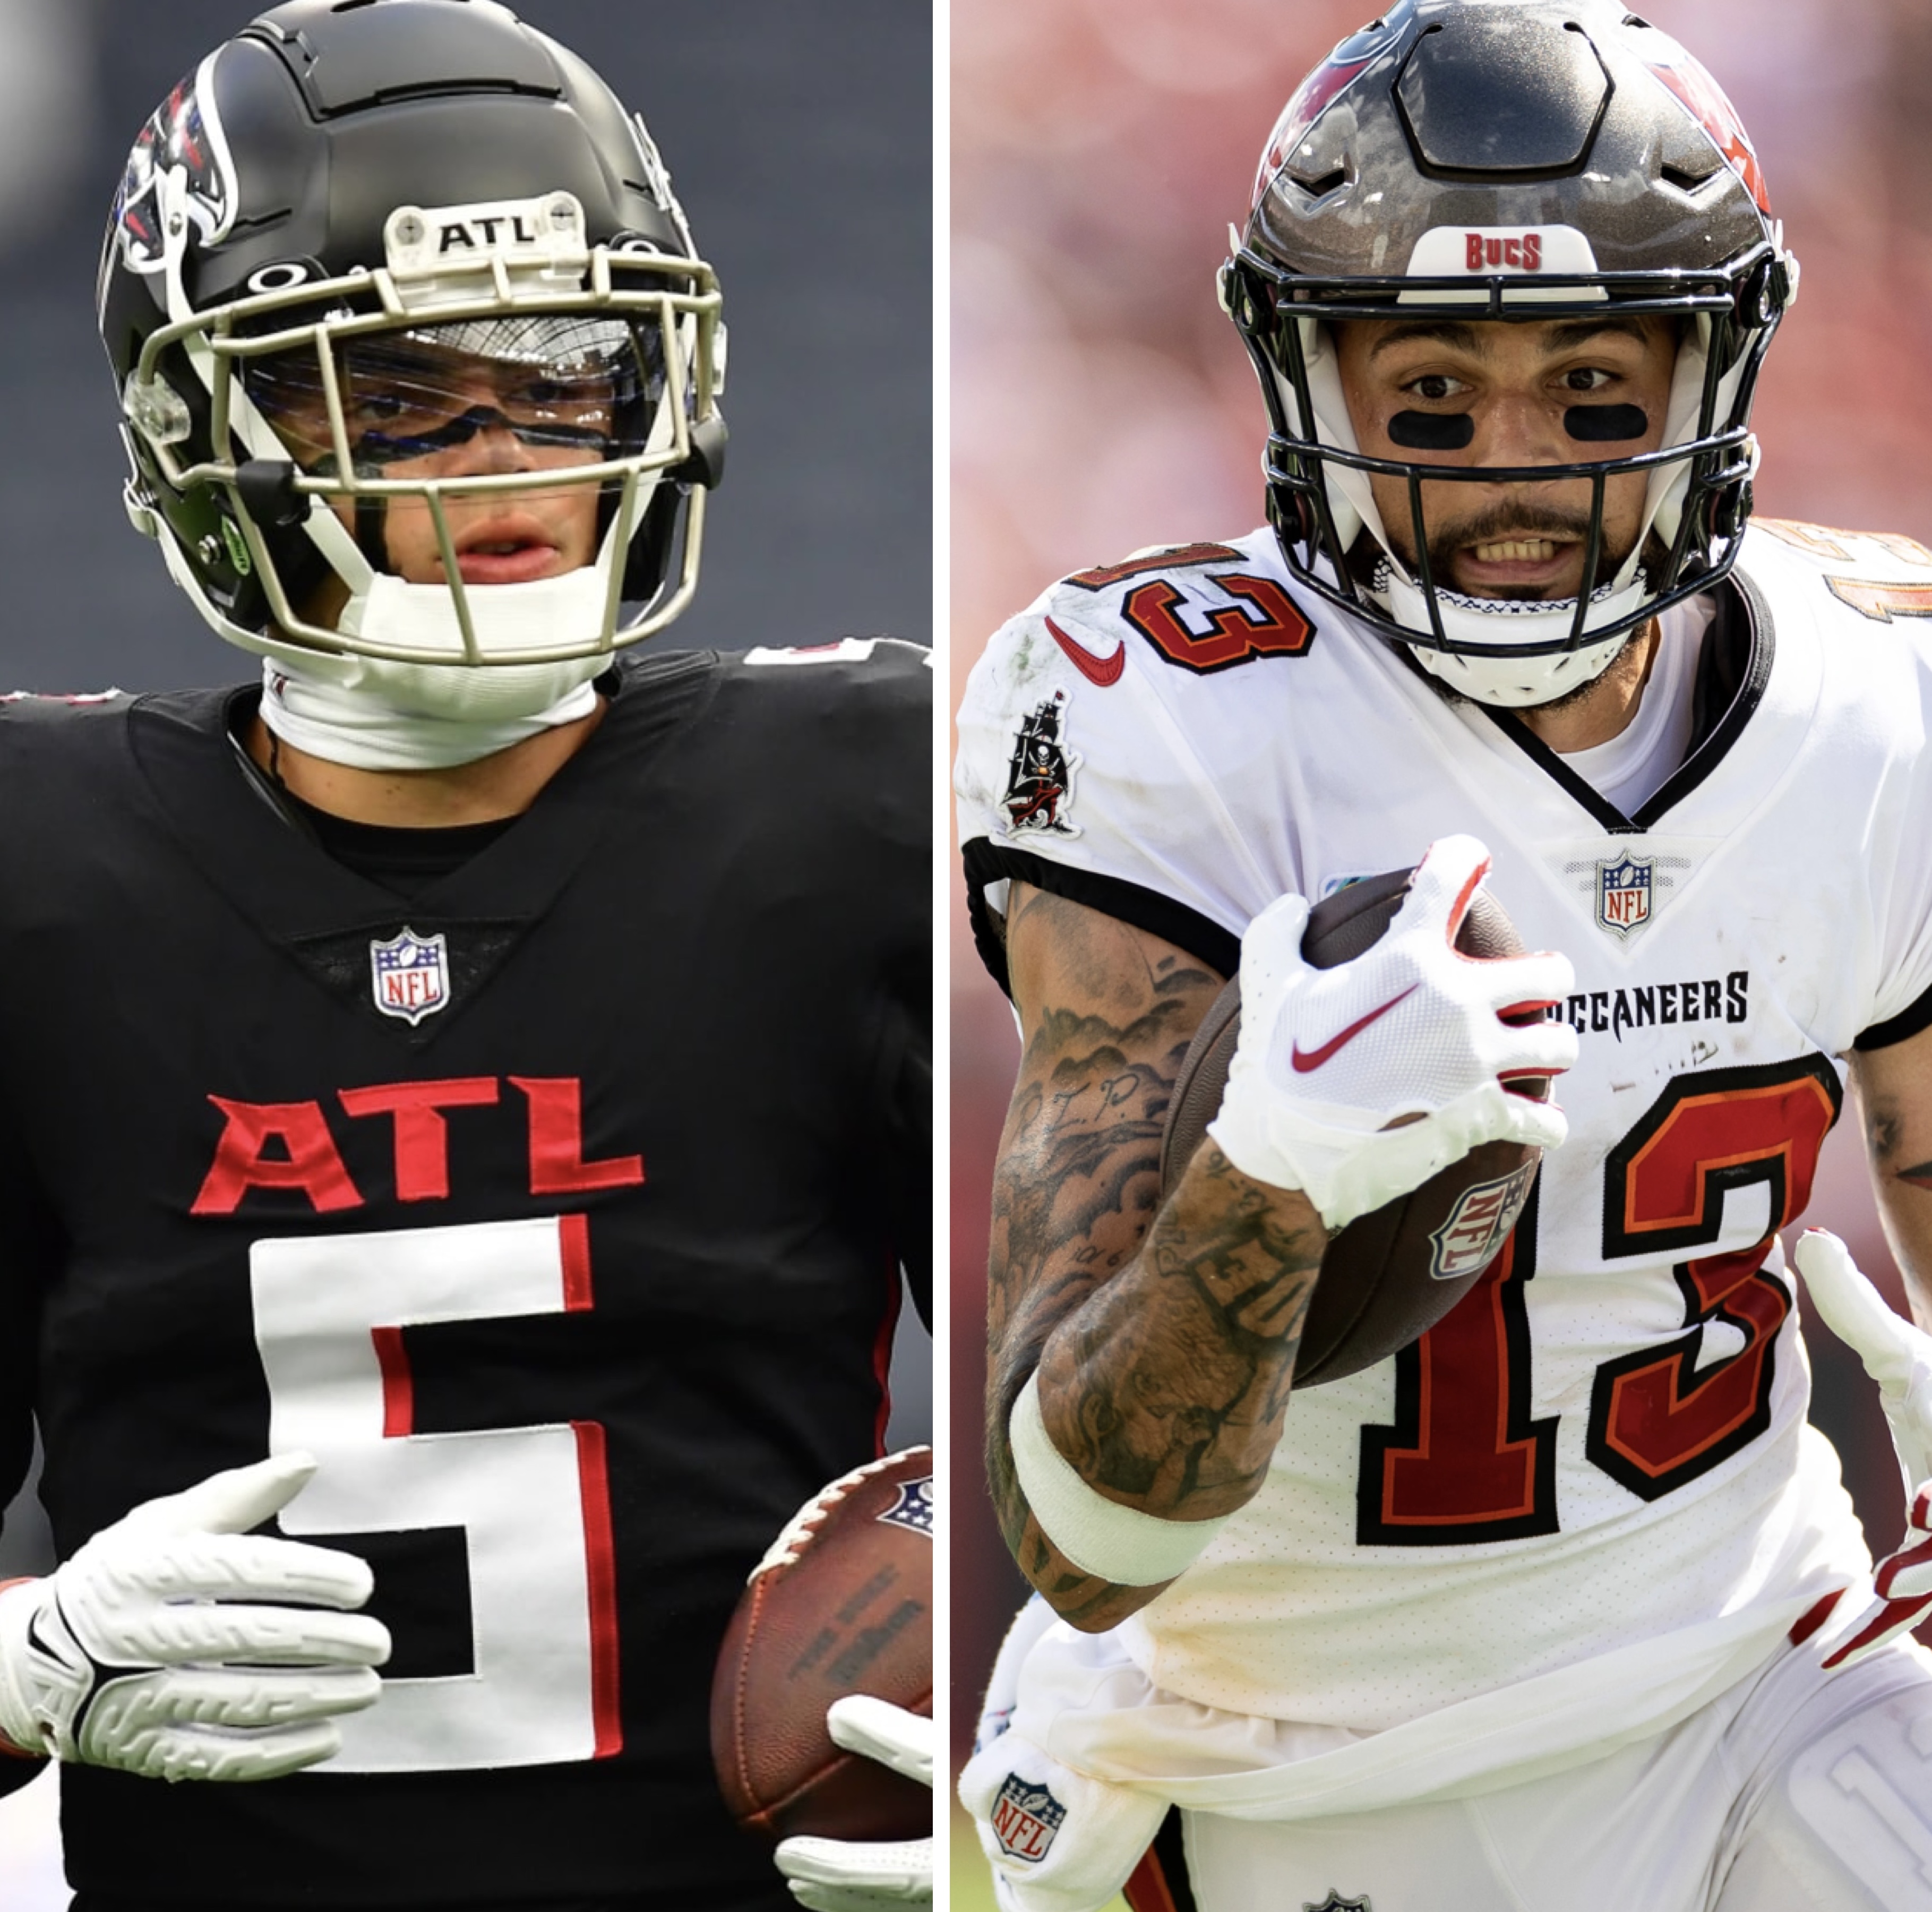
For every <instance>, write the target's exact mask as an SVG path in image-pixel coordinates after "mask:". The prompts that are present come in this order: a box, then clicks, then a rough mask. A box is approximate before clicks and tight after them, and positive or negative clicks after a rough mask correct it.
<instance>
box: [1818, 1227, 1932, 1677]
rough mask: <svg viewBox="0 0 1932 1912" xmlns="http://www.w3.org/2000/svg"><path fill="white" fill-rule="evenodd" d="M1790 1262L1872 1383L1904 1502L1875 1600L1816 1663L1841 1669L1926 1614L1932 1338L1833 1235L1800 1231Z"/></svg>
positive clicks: (1930, 1579) (1930, 1562)
mask: <svg viewBox="0 0 1932 1912" xmlns="http://www.w3.org/2000/svg"><path fill="white" fill-rule="evenodd" d="M1795 1259H1796V1261H1797V1263H1798V1271H1799V1274H1802V1275H1803V1276H1804V1277H1805V1289H1806V1290H1807V1292H1808V1293H1809V1294H1810V1295H1811V1299H1812V1301H1814V1303H1815V1304H1817V1309H1818V1312H1819V1313H1820V1314H1821V1315H1822V1316H1824V1319H1825V1325H1826V1327H1828V1328H1830V1329H1831V1331H1832V1333H1833V1334H1835V1335H1837V1336H1838V1339H1839V1340H1841V1341H1843V1343H1845V1345H1846V1346H1847V1347H1849V1349H1851V1350H1852V1352H1854V1353H1855V1355H1857V1356H1858V1358H1859V1360H1860V1361H1863V1362H1864V1368H1865V1372H1866V1373H1867V1374H1869V1375H1870V1376H1871V1378H1872V1379H1873V1380H1874V1381H1876V1382H1877V1383H1878V1397H1879V1406H1882V1408H1883V1409H1885V1420H1886V1421H1887V1422H1888V1424H1890V1426H1891V1444H1892V1446H1893V1448H1894V1449H1895V1450H1896V1451H1897V1454H1898V1464H1899V1469H1900V1472H1901V1473H1902V1474H1903V1476H1904V1481H1905V1493H1906V1500H1907V1502H1909V1505H1908V1506H1907V1508H1906V1518H1905V1534H1904V1537H1903V1539H1901V1540H1900V1542H1899V1544H1898V1545H1897V1547H1896V1548H1894V1550H1893V1551H1892V1552H1891V1553H1888V1554H1887V1555H1886V1556H1885V1558H1884V1559H1882V1560H1881V1561H1880V1562H1879V1563H1878V1565H1877V1568H1876V1570H1875V1571H1873V1574H1872V1591H1873V1592H1874V1593H1875V1594H1876V1595H1877V1598H1876V1600H1875V1601H1873V1604H1872V1605H1871V1606H1870V1607H1869V1608H1867V1610H1866V1611H1865V1612H1864V1613H1861V1614H1860V1615H1859V1616H1858V1621H1857V1622H1856V1624H1855V1626H1854V1628H1853V1629H1852V1632H1851V1634H1850V1636H1849V1637H1848V1638H1846V1640H1843V1643H1841V1644H1840V1645H1839V1646H1835V1647H1834V1648H1833V1649H1832V1651H1831V1652H1829V1653H1828V1654H1827V1655H1826V1656H1825V1658H1824V1661H1823V1664H1824V1665H1826V1666H1827V1667H1838V1666H1848V1665H1850V1664H1852V1662H1853V1661H1858V1660H1861V1659H1864V1658H1865V1657H1866V1656H1867V1655H1868V1654H1871V1653H1875V1652H1877V1651H1878V1649H1879V1648H1880V1647H1881V1646H1884V1645H1885V1643H1886V1642H1887V1641H1888V1640H1893V1639H1895V1638H1896V1637H1897V1636H1898V1635H1899V1634H1901V1633H1903V1632H1906V1631H1908V1630H1909V1628H1912V1627H1915V1626H1916V1625H1918V1622H1920V1621H1921V1620H1922V1619H1925V1618H1926V1617H1927V1615H1928V1614H1932V1334H1924V1333H1922V1332H1921V1331H1920V1330H1919V1329H1918V1328H1915V1327H1914V1326H1913V1325H1912V1323H1911V1322H1909V1321H1907V1320H1906V1319H1903V1316H1900V1315H1899V1314H1897V1313H1895V1312H1894V1310H1893V1309H1892V1308H1891V1306H1890V1305H1889V1304H1888V1303H1887V1302H1886V1301H1885V1297H1884V1296H1883V1295H1881V1294H1880V1293H1879V1292H1878V1290H1877V1289H1876V1288H1874V1287H1873V1286H1872V1284H1871V1283H1870V1280H1869V1279H1868V1278H1867V1277H1866V1276H1865V1275H1864V1274H1863V1273H1862V1272H1861V1271H1860V1269H1859V1268H1858V1264H1857V1263H1856V1262H1854V1261H1853V1260H1852V1255H1851V1250H1849V1249H1848V1248H1847V1247H1846V1246H1845V1244H1843V1242H1842V1241H1840V1240H1839V1239H1838V1237H1837V1236H1836V1235H1831V1234H1828V1233H1827V1232H1826V1231H1825V1230H1824V1229H1822V1228H1811V1229H1806V1230H1805V1232H1804V1233H1803V1234H1802V1235H1800V1236H1799V1238H1798V1246H1797V1248H1796V1251H1795Z"/></svg>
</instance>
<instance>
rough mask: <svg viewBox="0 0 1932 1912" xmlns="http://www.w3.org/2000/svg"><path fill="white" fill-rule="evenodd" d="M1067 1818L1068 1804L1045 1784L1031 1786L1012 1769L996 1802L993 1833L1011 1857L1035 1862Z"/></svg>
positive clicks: (1041, 1855) (1041, 1857)
mask: <svg viewBox="0 0 1932 1912" xmlns="http://www.w3.org/2000/svg"><path fill="white" fill-rule="evenodd" d="M1065 1817H1067V1808H1066V1807H1064V1805H1061V1802H1059V1800H1058V1799H1055V1797H1054V1796H1053V1795H1052V1793H1049V1791H1048V1790H1046V1787H1044V1786H1030V1785H1028V1784H1027V1782H1026V1781H1025V1780H1024V1779H1022V1778H1021V1777H1020V1775H1019V1774H1018V1773H1017V1772H1009V1773H1008V1774H1007V1780H1006V1784H1004V1785H1003V1786H1002V1787H1001V1788H1000V1796H999V1797H998V1799H995V1801H994V1802H993V1836H994V1838H996V1839H998V1841H999V1842H1000V1850H1001V1851H1002V1852H1004V1853H1007V1855H1008V1856H1010V1857H1011V1858H1014V1859H1025V1860H1026V1862H1028V1864H1029V1865H1038V1864H1039V1862H1040V1861H1041V1860H1042V1859H1044V1858H1045V1857H1046V1854H1047V1849H1048V1848H1049V1847H1050V1846H1051V1845H1052V1844H1053V1835H1054V1834H1055V1833H1056V1832H1058V1831H1059V1830H1060V1822H1061V1820H1063V1819H1064V1818H1065Z"/></svg>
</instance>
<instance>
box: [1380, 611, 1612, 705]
mask: <svg viewBox="0 0 1932 1912" xmlns="http://www.w3.org/2000/svg"><path fill="white" fill-rule="evenodd" d="M1575 614H1576V601H1575V599H1571V604H1570V607H1569V611H1568V616H1571V617H1574V615H1575ZM1446 621H1447V620H1446V618H1445V622H1446ZM1630 640H1631V632H1628V631H1620V632H1618V634H1617V635H1616V636H1615V637H1613V638H1605V639H1604V641H1602V642H1601V644H1586V645H1584V646H1583V647H1582V648H1581V649H1580V650H1559V651H1554V652H1545V653H1543V654H1542V655H1541V656H1530V657H1523V656H1511V655H1509V654H1508V653H1506V652H1505V653H1490V654H1489V655H1488V656H1481V657H1478V656H1469V655H1468V654H1466V653H1457V652H1454V651H1448V650H1430V649H1429V648H1428V647H1427V646H1425V645H1423V644H1411V645H1410V646H1409V651H1410V653H1411V655H1412V656H1414V658H1415V661H1416V662H1417V663H1418V664H1420V665H1421V666H1422V668H1424V670H1425V671H1427V672H1428V673H1429V674H1430V676H1431V677H1439V678H1440V679H1441V680H1442V682H1443V683H1445V684H1447V685H1448V686H1449V687H1450V688H1451V689H1452V690H1454V691H1457V692H1460V693H1461V694H1462V695H1463V696H1464V697H1466V698H1469V701H1471V702H1472V704H1492V705H1494V706H1496V707H1498V708H1499V709H1502V710H1526V709H1528V708H1529V707H1531V706H1532V705H1534V704H1548V703H1550V702H1552V701H1554V700H1555V699H1556V698H1559V697H1563V696H1566V695H1568V693H1569V692H1571V691H1573V690H1576V689H1580V687H1581V686H1583V685H1585V684H1587V683H1594V682H1595V680H1596V679H1598V677H1601V676H1602V675H1603V674H1604V672H1605V671H1607V670H1608V669H1609V668H1610V665H1611V664H1612V662H1613V661H1614V659H1616V656H1617V653H1619V651H1621V650H1622V649H1623V647H1624V646H1625V644H1628V643H1629V641H1630Z"/></svg>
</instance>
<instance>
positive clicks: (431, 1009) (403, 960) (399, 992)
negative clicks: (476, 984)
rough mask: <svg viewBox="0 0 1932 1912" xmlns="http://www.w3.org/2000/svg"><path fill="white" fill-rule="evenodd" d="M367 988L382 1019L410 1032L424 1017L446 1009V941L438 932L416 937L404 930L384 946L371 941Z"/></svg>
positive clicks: (447, 991) (447, 978) (447, 955)
mask: <svg viewBox="0 0 1932 1912" xmlns="http://www.w3.org/2000/svg"><path fill="white" fill-rule="evenodd" d="M369 986H370V989H371V993H372V994H373V995H374V998H375V1003H376V1007H377V1008H378V1009H379V1010H381V1011H382V1013H383V1014H384V1015H385V1016H396V1017H398V1018H400V1019H401V1020H402V1021H403V1022H407V1024H408V1025H410V1028H415V1027H416V1025H417V1024H418V1023H419V1022H421V1021H422V1019H423V1018H424V1017H425V1016H434V1014H435V1013H437V1010H440V1009H446V1008H447V1007H449V938H448V937H447V936H446V935H443V933H442V932H440V931H438V932H437V934H436V935H434V936H419V935H417V934H416V932H415V931H414V930H413V929H404V931H403V932H402V934H401V935H399V936H395V937H392V938H390V940H389V941H388V942H386V943H379V942H372V943H371V944H370V945H369Z"/></svg>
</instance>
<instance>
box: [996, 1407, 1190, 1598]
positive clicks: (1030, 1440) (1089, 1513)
mask: <svg viewBox="0 0 1932 1912" xmlns="http://www.w3.org/2000/svg"><path fill="white" fill-rule="evenodd" d="M1007 1432H1008V1433H1009V1435H1010V1437H1011V1439H1012V1441H1013V1471H1014V1472H1015V1473H1016V1475H1018V1476H1019V1484H1020V1491H1021V1492H1022V1493H1024V1494H1025V1496H1026V1498H1027V1505H1028V1506H1029V1507H1030V1508H1032V1509H1033V1515H1034V1519H1035V1520H1037V1521H1038V1522H1039V1523H1040V1526H1041V1527H1042V1529H1043V1530H1044V1531H1045V1532H1046V1537H1047V1538H1048V1539H1049V1540H1050V1541H1052V1542H1053V1544H1054V1545H1055V1547H1058V1548H1059V1549H1060V1550H1061V1553H1064V1554H1065V1555H1066V1556H1067V1559H1070V1560H1071V1561H1072V1562H1073V1564H1074V1565H1076V1567H1078V1568H1079V1569H1080V1570H1081V1571H1082V1572H1083V1573H1088V1574H1097V1575H1098V1576H1099V1577H1100V1578H1101V1579H1103V1580H1111V1581H1112V1582H1113V1583H1114V1584H1115V1586H1159V1585H1160V1583H1162V1582H1163V1580H1172V1579H1173V1578H1174V1577H1175V1575H1176V1574H1181V1573H1184V1572H1185V1571H1187V1569H1188V1568H1190V1567H1191V1566H1192V1565H1193V1564H1194V1562H1196V1560H1197V1559H1199V1557H1200V1556H1201V1555H1202V1553H1203V1552H1204V1551H1205V1550H1206V1547H1207V1545H1208V1542H1209V1541H1211V1540H1212V1539H1213V1538H1214V1536H1215V1535H1217V1533H1219V1532H1220V1531H1221V1529H1222V1528H1223V1527H1224V1526H1226V1524H1227V1521H1228V1517H1227V1515H1226V1514H1223V1515H1221V1516H1220V1518H1218V1519H1217V1520H1161V1519H1159V1518H1158V1517H1157V1516H1155V1515H1154V1514H1143V1513H1142V1512H1141V1511H1139V1509H1138V1508H1133V1507H1123V1506H1122V1505H1121V1504H1120V1502H1118V1501H1114V1500H1109V1499H1107V1497H1106V1496H1105V1495H1104V1494H1099V1493H1095V1492H1094V1490H1093V1489H1092V1488H1091V1487H1089V1486H1088V1484H1087V1483H1086V1482H1085V1481H1083V1480H1082V1478H1080V1475H1079V1473H1078V1472H1077V1471H1076V1469H1075V1468H1074V1466H1073V1463H1072V1462H1071V1461H1070V1460H1068V1459H1067V1457H1066V1455H1064V1454H1062V1453H1061V1451H1060V1450H1059V1448H1057V1447H1055V1445H1054V1444H1053V1442H1052V1439H1051V1438H1050V1437H1049V1435H1048V1433H1047V1431H1046V1422H1045V1421H1043V1420H1042V1419H1041V1418H1040V1382H1039V1376H1037V1375H1029V1376H1028V1377H1027V1384H1026V1385H1025V1387H1024V1388H1022V1389H1021V1390H1020V1397H1019V1400H1016V1401H1015V1402H1014V1403H1013V1418H1012V1419H1011V1420H1010V1421H1009V1422H1008V1423H1007Z"/></svg>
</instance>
